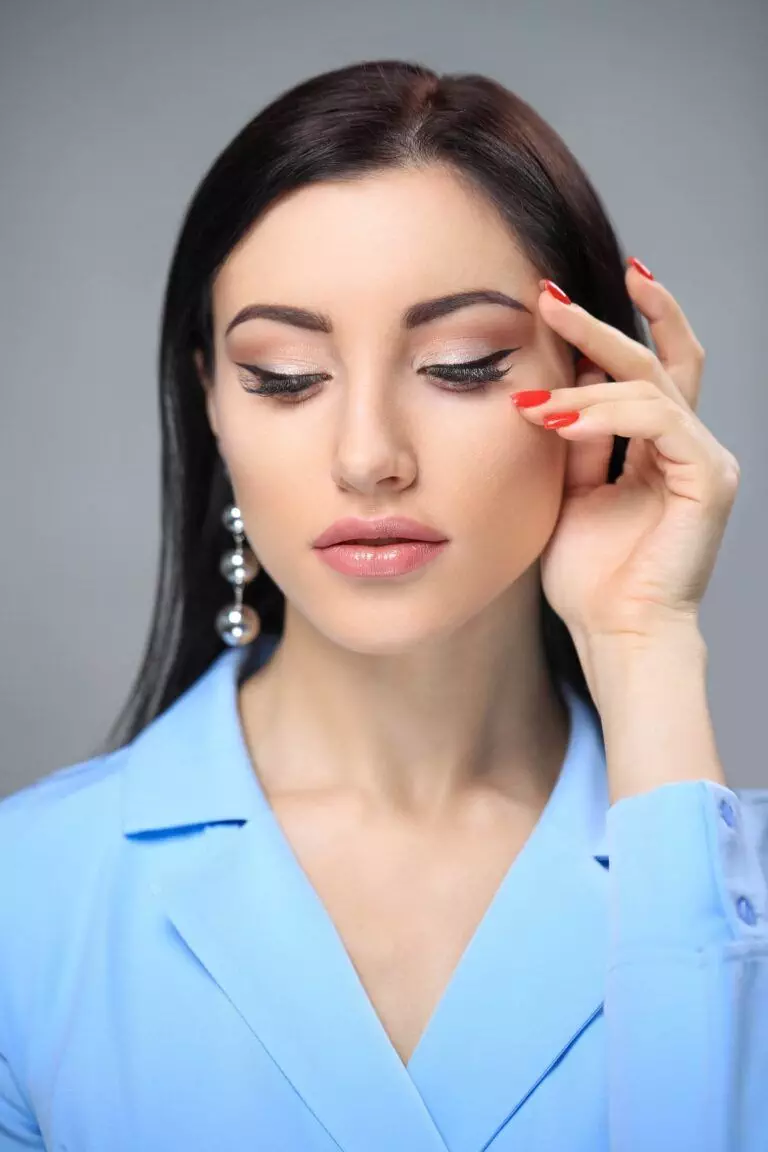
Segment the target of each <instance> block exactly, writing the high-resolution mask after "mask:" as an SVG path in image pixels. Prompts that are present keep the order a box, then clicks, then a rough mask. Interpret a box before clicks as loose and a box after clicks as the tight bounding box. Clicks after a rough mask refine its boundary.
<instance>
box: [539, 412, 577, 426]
mask: <svg viewBox="0 0 768 1152" xmlns="http://www.w3.org/2000/svg"><path fill="white" fill-rule="evenodd" d="M578 418H579V413H578V412H552V413H551V414H550V415H549V416H545V417H544V427H545V428H565V427H566V425H568V424H573V423H575V422H576V420H578Z"/></svg>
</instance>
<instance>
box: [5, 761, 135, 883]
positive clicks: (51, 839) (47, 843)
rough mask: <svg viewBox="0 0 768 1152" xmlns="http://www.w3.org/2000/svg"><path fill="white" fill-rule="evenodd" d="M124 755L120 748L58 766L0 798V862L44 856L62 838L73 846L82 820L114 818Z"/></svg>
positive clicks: (75, 843) (6, 863) (75, 844)
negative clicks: (119, 774) (19, 854)
mask: <svg viewBox="0 0 768 1152" xmlns="http://www.w3.org/2000/svg"><path fill="white" fill-rule="evenodd" d="M125 752H126V748H121V749H119V750H118V751H116V752H109V753H105V754H104V755H100V756H94V757H92V758H90V759H88V760H82V761H78V762H77V763H76V764H67V765H65V766H63V767H60V768H56V769H55V770H54V771H52V772H49V773H48V774H47V775H45V776H42V777H40V779H39V780H35V781H34V782H33V783H31V784H28V785H26V786H25V787H24V788H20V789H18V790H17V791H16V792H12V793H11V795H10V796H6V797H4V798H3V799H2V800H0V861H2V862H3V864H5V865H6V866H7V865H8V864H10V863H12V862H13V858H14V857H15V856H16V855H17V853H21V854H22V855H25V854H30V855H33V856H43V857H44V856H45V855H46V853H47V852H48V851H49V850H50V849H53V848H54V847H55V845H56V844H60V843H61V841H62V840H63V839H69V840H71V841H73V843H72V845H71V846H72V847H73V848H75V847H76V846H77V839H78V831H79V830H80V828H81V826H82V824H83V823H84V822H86V821H88V820H90V819H92V818H94V817H100V818H101V821H104V820H108V819H109V816H110V814H112V813H114V814H115V815H116V810H117V797H118V781H117V776H118V773H119V769H120V767H121V765H122V762H123V759H124V754H125ZM30 863H32V861H30Z"/></svg>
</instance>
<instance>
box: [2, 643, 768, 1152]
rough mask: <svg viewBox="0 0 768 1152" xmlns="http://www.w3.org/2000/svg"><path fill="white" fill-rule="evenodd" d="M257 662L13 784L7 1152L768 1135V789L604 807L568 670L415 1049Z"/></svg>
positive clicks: (591, 733) (402, 1149) (650, 797)
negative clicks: (476, 915)
mask: <svg viewBox="0 0 768 1152" xmlns="http://www.w3.org/2000/svg"><path fill="white" fill-rule="evenodd" d="M274 644H275V638H274V637H261V638H259V639H258V640H257V641H256V645H257V648H256V649H255V651H256V652H257V654H258V659H259V660H262V659H266V658H267V657H268V655H269V653H270V652H271V651H272V650H274ZM243 657H244V650H242V649H234V650H229V649H228V650H227V651H225V652H224V653H222V654H221V655H220V656H219V657H218V658H217V659H216V660H215V662H214V663H213V664H212V665H211V666H210V668H209V669H208V670H207V671H206V672H205V673H204V674H203V675H202V676H201V677H200V678H199V679H198V680H197V681H196V682H195V683H194V684H193V685H192V686H191V687H190V688H189V689H188V690H187V691H186V692H185V693H184V694H183V695H182V696H181V697H180V698H179V699H178V700H177V701H176V702H175V703H174V704H173V705H172V706H171V707H170V708H169V709H168V710H166V712H164V713H163V714H162V715H161V716H159V717H158V718H157V719H155V720H154V721H153V722H152V723H151V724H150V725H149V726H148V727H147V728H146V729H145V730H144V731H143V732H142V733H141V734H140V735H139V736H138V737H137V738H136V739H135V740H134V741H133V742H132V743H130V744H128V745H125V746H123V747H122V748H120V749H119V750H118V751H116V752H112V753H109V754H107V755H104V756H99V757H94V758H92V759H90V760H87V761H84V762H82V763H79V764H75V765H72V766H69V767H66V768H59V769H58V770H57V771H55V772H53V773H51V774H50V775H48V776H46V777H44V778H43V779H41V780H40V781H39V782H37V783H36V784H34V785H31V786H29V787H27V788H25V789H23V790H21V791H18V792H16V793H15V794H14V795H12V796H10V797H7V798H6V799H5V800H4V801H3V802H2V803H0V884H1V885H2V887H1V890H0V1150H1V1152H18V1150H19V1149H22V1148H26V1149H29V1148H32V1149H41V1148H46V1149H51V1150H55V1152H182V1150H183V1152H198V1150H199V1152H211V1150H212V1149H216V1150H217V1152H218V1150H226V1152H230V1150H231V1152H235V1150H237V1152H241V1150H242V1149H245V1148H253V1149H258V1150H259V1152H262V1150H263V1152H338V1150H339V1149H342V1150H343V1152H411V1150H412V1152H481V1150H484V1149H488V1148H491V1149H492V1150H493V1152H513V1150H514V1152H520V1150H525V1152H549V1150H550V1149H552V1150H553V1152H555V1150H556V1152H765V1150H766V1149H768V884H767V879H766V872H768V789H760V790H757V789H730V788H724V787H722V786H720V785H718V784H715V783H712V782H709V781H706V780H695V781H690V782H685V783H679V784H678V783H676V784H665V785H663V786H661V787H658V788H656V789H654V790H653V791H650V792H646V793H644V794H642V795H640V796H633V797H627V798H625V799H623V800H620V801H619V802H618V803H616V804H613V805H610V806H609V804H608V800H607V777H606V770H605V759H604V752H603V749H602V743H601V740H600V736H599V731H598V729H597V726H596V724H595V722H594V720H593V718H592V715H591V713H590V712H589V710H588V708H587V707H586V705H585V704H584V703H583V702H582V701H580V700H579V698H578V697H577V696H576V695H575V694H574V693H573V692H571V691H570V690H569V689H567V688H566V689H565V692H566V697H567V701H568V706H569V709H570V717H571V731H570V738H569V743H568V748H567V754H566V757H565V760H564V764H563V769H562V772H561V774H560V777H559V779H558V782H557V785H556V787H555V789H554V791H553V793H552V795H551V797H550V800H549V801H548V803H547V806H546V808H545V810H544V812H543V814H542V816H541V818H540V820H539V822H538V823H537V825H536V827H535V829H534V831H533V833H532V835H531V837H530V839H529V840H528V841H527V843H526V844H525V846H524V848H523V850H522V852H521V853H520V854H519V855H518V857H517V858H516V860H515V861H514V863H513V864H512V865H511V867H510V869H509V871H508V873H507V875H506V877H505V879H504V880H503V882H502V883H501V885H500V887H499V888H498V890H497V892H496V894H495V896H494V899H493V901H492V902H491V904H490V906H489V907H488V909H487V911H486V913H485V915H484V916H483V919H482V921H481V923H480V924H479V926H478V928H477V930H476V932H475V934H474V936H473V938H472V940H471V942H470V944H469V945H468V947H467V949H466V951H465V953H464V955H463V956H462V958H461V961H460V963H459V964H458V966H457V968H456V970H455V972H454V974H453V976H452V978H451V980H450V983H449V984H448V987H447V988H446V990H445V992H444V994H443V996H442V998H441V999H440V1002H439V1004H438V1005H437V1007H436V1009H435V1011H434V1013H433V1015H432V1017H431V1019H430V1021H429V1023H428V1026H427V1028H426V1030H425V1032H424V1034H423V1035H422V1037H421V1039H420V1041H419V1044H418V1046H417V1047H416V1049H415V1051H414V1052H413V1054H412V1056H411V1058H410V1060H409V1061H408V1063H407V1065H405V1064H403V1062H402V1061H401V1060H400V1058H399V1057H398V1055H397V1053H396V1051H395V1049H394V1048H393V1046H392V1044H391V1042H390V1041H389V1039H388V1037H387V1035H386V1033H385V1031H384V1028H383V1026H382V1024H381V1022H380V1020H379V1018H378V1016H377V1015H376V1012H375V1011H374V1009H373V1006H372V1004H371V1002H370V1000H369V998H368V996H367V995H366V992H365V990H364V988H363V985H362V983H361V981H360V979H359V978H358V975H357V972H356V970H355V968H354V966H353V964H352V962H351V960H350V958H349V956H348V954H347V952H346V951H345V949H344V947H343V944H342V942H341V938H340V936H339V935H338V933H337V932H336V930H335V928H334V925H333V923H332V921H331V919H330V917H329V915H328V913H327V911H326V910H325V907H324V905H323V904H322V902H321V901H320V899H319V897H318V895H317V894H316V892H315V890H314V888H313V887H312V885H311V884H310V882H309V880H308V877H307V876H306V874H305V873H304V872H303V870H302V869H301V867H300V866H299V864H298V861H297V858H296V856H295V855H294V854H293V852H292V850H291V848H290V845H289V843H288V841H287V840H286V838H285V836H284V834H283V833H282V831H281V828H280V825H279V824H278V822H277V819H276V817H275V815H274V813H273V810H272V809H271V807H270V805H269V804H268V803H267V800H266V798H265V794H264V793H263V791H262V789H261V786H260V784H259V782H258V780H257V777H256V775H255V773H254V771H253V768H252V764H251V761H250V759H249V756H248V752H247V749H246V746H245V743H244V739H243V735H242V729H241V726H240V722H239V716H238V711H237V695H236V692H237V677H238V671H239V670H240V668H241V666H242V662H243Z"/></svg>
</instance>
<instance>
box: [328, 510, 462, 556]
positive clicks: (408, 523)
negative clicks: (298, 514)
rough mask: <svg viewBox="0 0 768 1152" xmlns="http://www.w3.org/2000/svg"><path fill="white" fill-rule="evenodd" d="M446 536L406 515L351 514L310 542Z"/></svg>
mask: <svg viewBox="0 0 768 1152" xmlns="http://www.w3.org/2000/svg"><path fill="white" fill-rule="evenodd" d="M446 539H447V537H446V536H445V535H444V534H443V533H442V532H438V531H436V530H435V529H434V528H428V527H427V525H426V524H420V523H419V522H418V521H417V520H409V519H408V517H406V516H388V517H382V518H379V519H377V520H360V519H356V518H354V517H352V518H348V519H345V520H337V521H336V522H335V524H331V526H330V528H326V530H325V532H322V533H321V534H320V535H319V536H318V538H317V539H316V540H315V542H314V547H315V548H329V547H331V545H333V544H346V543H349V542H350V541H352V540H422V541H428V542H430V543H435V544H440V543H443V542H444V541H445V540H446Z"/></svg>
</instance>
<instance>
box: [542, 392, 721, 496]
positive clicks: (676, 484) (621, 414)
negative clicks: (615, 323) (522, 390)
mask: <svg viewBox="0 0 768 1152" xmlns="http://www.w3.org/2000/svg"><path fill="white" fill-rule="evenodd" d="M617 387H618V388H620V387H621V385H616V384H612V383H610V382H609V383H607V384H597V385H594V387H593V388H591V389H590V390H589V391H590V393H591V394H592V395H591V396H590V397H587V396H586V390H583V389H578V388H575V389H557V391H556V392H553V394H552V400H551V401H548V402H547V403H546V404H542V405H540V406H539V407H537V408H530V409H520V411H521V413H522V414H523V415H524V417H525V418H526V419H529V420H533V421H535V422H536V423H541V424H543V422H544V419H545V417H546V416H548V415H553V414H554V412H556V411H557V412H561V411H566V410H568V411H573V412H578V419H577V420H576V421H575V422H574V423H572V424H568V425H566V426H564V427H559V428H556V429H553V431H556V432H557V433H558V435H560V436H562V437H563V438H564V439H566V440H569V441H579V440H581V439H589V438H590V437H593V436H597V437H602V436H605V435H606V434H611V435H613V436H625V437H627V438H630V439H631V438H634V437H637V438H639V439H643V440H650V441H651V442H652V443H653V444H655V446H656V448H657V450H658V455H657V464H658V467H659V469H660V471H661V472H662V473H663V475H664V478H665V481H666V484H667V487H668V488H669V490H670V491H672V492H674V493H675V494H676V495H679V496H685V497H687V498H689V499H694V500H699V501H702V502H703V501H707V500H710V499H716V498H717V497H723V498H724V499H726V500H729V499H732V498H733V496H734V495H735V491H736V487H737V485H738V478H739V468H738V464H737V463H736V461H735V459H734V457H733V456H732V454H731V453H730V452H728V450H727V449H726V448H724V447H723V445H721V444H720V443H719V441H718V440H717V439H716V438H715V437H714V436H713V435H712V433H711V432H710V431H709V429H708V428H707V427H706V426H705V425H704V424H702V422H701V421H700V420H699V418H698V417H697V416H696V415H695V414H694V413H693V412H691V411H690V409H688V408H686V407H683V406H682V405H680V404H678V403H677V402H676V401H675V400H671V399H670V398H669V397H668V396H666V395H665V394H664V393H663V392H661V391H659V390H658V389H654V388H653V386H652V385H651V386H649V385H648V382H647V381H645V380H636V381H632V382H631V391H630V390H629V389H627V385H626V384H625V385H624V387H625V389H627V395H625V396H623V397H622V398H617V397H616V393H615V391H612V390H615V389H616V388H617ZM601 389H604V390H605V391H604V392H603V393H602V396H601V398H600V399H597V398H596V396H597V394H598V393H599V392H600V390H601ZM582 392H583V393H584V395H580V393H582ZM556 397H559V398H561V399H559V400H558V399H556ZM558 405H559V406H558Z"/></svg>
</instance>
